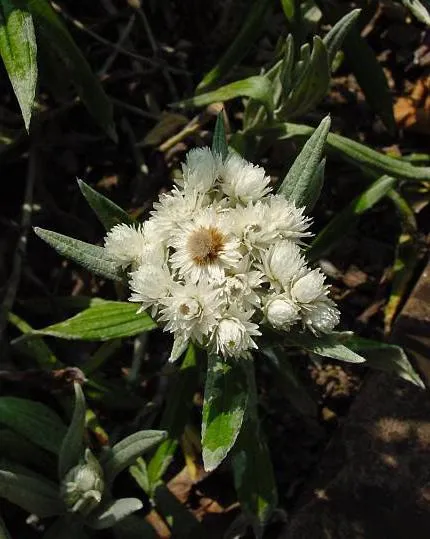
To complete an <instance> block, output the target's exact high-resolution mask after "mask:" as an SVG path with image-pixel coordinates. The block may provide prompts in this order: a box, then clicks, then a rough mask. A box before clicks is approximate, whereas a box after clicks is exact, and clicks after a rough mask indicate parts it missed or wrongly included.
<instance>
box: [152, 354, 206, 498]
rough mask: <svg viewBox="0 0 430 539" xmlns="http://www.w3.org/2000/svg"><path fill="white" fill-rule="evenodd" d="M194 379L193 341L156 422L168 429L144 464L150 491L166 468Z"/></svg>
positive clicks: (188, 406)
mask: <svg viewBox="0 0 430 539" xmlns="http://www.w3.org/2000/svg"><path fill="white" fill-rule="evenodd" d="M197 382H198V371H197V364H196V350H195V347H194V345H193V344H190V345H189V346H188V350H187V353H186V355H185V358H184V361H183V362H182V365H181V368H180V370H179V371H178V372H177V373H176V375H175V376H173V377H172V380H171V381H170V385H169V388H170V391H168V393H167V403H166V407H165V409H164V413H163V416H162V418H161V421H160V428H162V429H163V430H166V431H167V432H168V438H167V439H166V440H164V441H163V442H162V443H161V444H160V445H159V447H158V448H157V450H156V452H155V454H154V456H153V457H152V459H151V460H150V461H149V464H148V481H149V488H150V490H151V491H153V490H154V488H155V487H156V486H157V485H158V483H159V482H160V480H161V478H162V476H163V474H164V472H165V471H166V470H167V467H168V466H169V464H170V462H171V460H172V458H173V455H174V453H175V451H176V448H177V446H178V438H179V437H180V436H181V435H182V433H183V431H184V428H185V425H186V422H187V419H188V416H189V413H190V410H191V408H192V405H193V395H194V393H195V391H196V387H197Z"/></svg>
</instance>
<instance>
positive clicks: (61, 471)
mask: <svg viewBox="0 0 430 539" xmlns="http://www.w3.org/2000/svg"><path fill="white" fill-rule="evenodd" d="M74 389H75V409H74V411H73V417H72V421H71V423H70V425H69V428H68V429H67V434H66V436H65V437H64V440H63V443H62V445H61V449H60V455H59V458H58V477H59V478H60V480H61V479H63V477H64V476H65V475H66V473H67V472H68V471H69V470H70V469H72V468H73V466H76V465H77V464H79V460H80V459H81V457H82V456H83V454H84V431H85V412H86V410H87V407H86V404H85V396H84V392H83V391H82V388H81V386H80V384H78V383H77V382H75V383H74Z"/></svg>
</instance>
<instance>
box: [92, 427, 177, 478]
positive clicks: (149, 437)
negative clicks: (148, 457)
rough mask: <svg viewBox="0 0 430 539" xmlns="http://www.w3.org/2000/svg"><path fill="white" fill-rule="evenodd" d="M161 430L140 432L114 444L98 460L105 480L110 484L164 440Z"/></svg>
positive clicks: (164, 433) (163, 432)
mask: <svg viewBox="0 0 430 539" xmlns="http://www.w3.org/2000/svg"><path fill="white" fill-rule="evenodd" d="M166 435H167V433H166V432H165V431H162V430H141V431H139V432H135V433H134V434H131V435H130V436H127V438H124V440H121V441H120V442H118V443H117V444H115V445H114V446H113V447H112V448H111V449H110V450H108V451H107V452H106V453H105V454H104V455H103V456H102V458H101V459H100V462H101V464H102V466H103V470H104V472H105V478H106V481H107V482H108V483H111V482H112V481H113V480H114V479H115V477H116V476H117V475H118V474H119V473H120V472H121V471H122V470H124V469H125V468H127V467H128V466H130V465H131V464H133V463H134V461H135V460H136V459H137V457H140V456H141V455H142V454H143V453H145V452H146V451H149V450H150V449H152V448H153V447H155V446H156V445H158V444H159V443H160V442H162V441H163V440H164V439H165V438H166Z"/></svg>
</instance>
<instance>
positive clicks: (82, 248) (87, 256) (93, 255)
mask: <svg viewBox="0 0 430 539" xmlns="http://www.w3.org/2000/svg"><path fill="white" fill-rule="evenodd" d="M34 232H35V233H36V234H37V235H38V236H39V238H42V240H44V241H46V243H48V244H49V245H50V246H51V247H53V248H54V249H55V250H56V251H57V253H59V254H60V255H62V256H65V257H66V258H70V259H71V260H73V261H74V262H77V263H78V264H80V265H81V266H83V267H84V268H86V269H87V270H89V271H91V272H92V273H96V274H97V275H101V276H102V277H106V278H107V279H113V280H115V281H120V280H121V278H122V277H121V273H120V269H119V268H118V263H117V262H116V261H115V260H114V259H113V258H110V257H109V256H108V255H107V254H106V250H105V249H104V248H103V247H99V246H97V245H91V244H90V243H85V242H84V241H80V240H75V239H73V238H69V237H68V236H63V234H58V233H57V232H52V231H51V230H45V229H43V228H39V227H34Z"/></svg>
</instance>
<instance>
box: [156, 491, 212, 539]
mask: <svg viewBox="0 0 430 539" xmlns="http://www.w3.org/2000/svg"><path fill="white" fill-rule="evenodd" d="M154 503H155V506H156V508H157V511H158V512H159V513H160V514H161V515H162V516H163V518H164V520H165V521H166V522H168V524H169V528H170V530H171V533H172V537H175V538H177V539H201V538H202V537H205V533H204V530H203V529H202V527H201V524H200V523H199V521H198V520H197V519H196V517H195V516H194V515H193V514H192V513H191V512H190V511H189V510H188V509H187V507H186V506H185V504H183V503H181V502H180V501H179V500H178V498H177V497H176V496H175V495H174V494H173V493H172V492H171V491H170V490H169V489H168V488H167V487H166V485H164V484H160V485H158V487H157V488H156V489H155V493H154Z"/></svg>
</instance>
